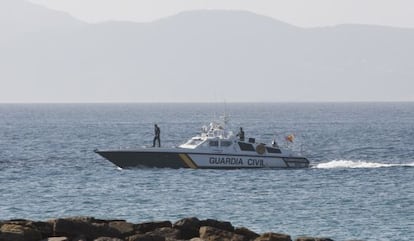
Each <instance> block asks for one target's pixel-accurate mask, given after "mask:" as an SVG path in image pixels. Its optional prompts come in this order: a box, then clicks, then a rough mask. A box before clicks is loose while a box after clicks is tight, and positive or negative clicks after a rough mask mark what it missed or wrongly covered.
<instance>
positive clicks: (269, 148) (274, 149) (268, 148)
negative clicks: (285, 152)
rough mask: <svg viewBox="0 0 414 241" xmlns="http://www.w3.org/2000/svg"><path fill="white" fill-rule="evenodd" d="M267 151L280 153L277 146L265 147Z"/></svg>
mask: <svg viewBox="0 0 414 241" xmlns="http://www.w3.org/2000/svg"><path fill="white" fill-rule="evenodd" d="M266 150H267V152H268V153H282V152H281V151H280V149H278V148H272V147H266Z"/></svg>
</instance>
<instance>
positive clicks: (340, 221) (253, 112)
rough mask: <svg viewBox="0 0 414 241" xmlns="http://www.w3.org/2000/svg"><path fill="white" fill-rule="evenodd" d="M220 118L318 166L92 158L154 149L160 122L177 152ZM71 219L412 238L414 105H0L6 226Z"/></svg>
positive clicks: (0, 202) (0, 182) (0, 183)
mask: <svg viewBox="0 0 414 241" xmlns="http://www.w3.org/2000/svg"><path fill="white" fill-rule="evenodd" d="M223 115H226V116H227V117H228V120H229V122H228V124H227V127H228V128H230V129H231V130H234V132H237V130H238V129H239V128H240V127H243V129H244V130H245V135H246V137H247V138H248V137H253V138H256V140H257V141H260V142H264V143H270V142H271V141H272V140H273V139H275V140H277V141H278V143H279V145H281V146H287V147H288V148H291V149H292V150H294V151H297V152H299V153H301V154H303V155H305V156H307V157H308V158H309V160H310V162H311V168H308V169H292V170H288V169H254V170H253V169H248V170H201V169H196V170H193V169H154V168H148V169H120V168H117V167H116V166H114V165H113V164H112V163H110V162H109V161H107V160H105V159H104V158H102V157H100V156H99V155H97V154H96V153H94V150H95V149H118V148H137V147H142V146H150V145H152V139H153V132H154V130H153V128H154V124H155V123H156V124H158V125H159V126H160V128H161V144H162V146H163V147H172V146H178V145H180V144H182V143H183V142H185V141H186V140H187V139H189V138H190V137H192V136H195V135H197V134H198V133H199V132H200V131H201V127H202V126H204V125H208V124H209V123H210V122H211V121H214V120H220V118H221V117H222V116H223ZM289 134H293V135H294V137H295V138H294V142H293V143H286V141H285V136H286V135H289ZM71 216H93V217H95V218H100V219H125V220H127V221H129V222H133V223H139V222H150V221H161V220H170V221H172V222H175V221H177V220H179V219H181V218H185V217H198V218H199V219H207V218H211V219H218V220H223V221H230V222H231V223H232V224H233V225H234V226H237V227H241V226H244V227H247V228H249V229H251V230H253V231H255V232H257V233H264V232H269V231H271V232H279V233H286V234H289V235H291V236H292V239H294V238H297V237H299V236H313V237H330V238H332V239H334V240H335V241H340V240H344V241H345V240H373V241H374V240H375V241H381V240H384V241H388V240H392V241H393V240H396V241H397V240H398V241H408V240H414V103H413V102H409V103H402V102H395V103H193V104H190V103H122V104H0V220H7V219H15V218H24V219H31V220H40V221H45V220H48V219H54V218H60V217H71Z"/></svg>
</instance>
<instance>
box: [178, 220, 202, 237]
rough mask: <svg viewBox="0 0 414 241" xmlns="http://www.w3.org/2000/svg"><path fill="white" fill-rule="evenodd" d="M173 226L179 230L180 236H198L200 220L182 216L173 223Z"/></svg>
mask: <svg viewBox="0 0 414 241" xmlns="http://www.w3.org/2000/svg"><path fill="white" fill-rule="evenodd" d="M173 228H175V229H179V230H180V231H181V238H183V239H191V238H194V237H198V235H199V230H200V220H198V218H195V217H191V218H184V219H181V220H178V221H177V222H175V223H174V225H173Z"/></svg>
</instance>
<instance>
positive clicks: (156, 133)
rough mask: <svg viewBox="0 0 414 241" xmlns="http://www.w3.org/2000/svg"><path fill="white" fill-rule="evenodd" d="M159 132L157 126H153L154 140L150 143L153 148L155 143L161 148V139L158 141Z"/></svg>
mask: <svg viewBox="0 0 414 241" xmlns="http://www.w3.org/2000/svg"><path fill="white" fill-rule="evenodd" d="M160 134H161V130H160V128H159V127H158V125H157V124H155V125H154V140H153V142H152V147H155V141H158V147H161V139H160Z"/></svg>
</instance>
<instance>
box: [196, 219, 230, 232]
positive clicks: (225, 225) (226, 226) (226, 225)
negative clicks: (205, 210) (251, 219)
mask: <svg viewBox="0 0 414 241" xmlns="http://www.w3.org/2000/svg"><path fill="white" fill-rule="evenodd" d="M201 226H209V227H213V228H218V229H222V230H226V231H229V232H234V227H233V225H231V223H230V222H225V221H217V220H214V219H206V220H201V221H200V227H201Z"/></svg>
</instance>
